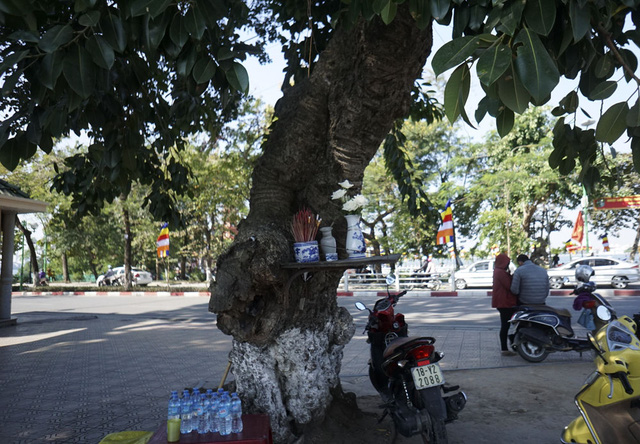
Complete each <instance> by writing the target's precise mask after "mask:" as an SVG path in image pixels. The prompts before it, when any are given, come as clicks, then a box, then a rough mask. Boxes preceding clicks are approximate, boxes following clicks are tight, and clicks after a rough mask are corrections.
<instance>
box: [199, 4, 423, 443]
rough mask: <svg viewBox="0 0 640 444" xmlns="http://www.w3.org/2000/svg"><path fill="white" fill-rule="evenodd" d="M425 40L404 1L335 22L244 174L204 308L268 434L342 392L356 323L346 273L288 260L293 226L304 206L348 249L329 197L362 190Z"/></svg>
mask: <svg viewBox="0 0 640 444" xmlns="http://www.w3.org/2000/svg"><path fill="white" fill-rule="evenodd" d="M430 49H431V31H430V27H429V28H428V29H427V30H423V31H421V30H419V29H417V27H416V26H415V22H414V21H413V19H412V18H411V17H410V15H409V13H408V8H407V7H406V4H405V5H402V6H401V7H399V11H398V15H397V16H396V18H395V19H394V21H393V22H392V23H391V24H390V25H388V26H385V25H384V24H383V23H382V22H381V21H380V20H373V21H371V22H361V23H359V24H357V25H356V26H354V27H353V28H351V29H350V30H347V29H338V30H336V32H335V34H334V37H333V38H332V41H331V42H330V43H329V45H328V47H327V49H326V50H325V51H324V52H323V53H322V54H321V56H320V59H319V61H318V63H317V65H316V66H315V67H314V70H313V72H312V75H311V77H310V78H308V79H306V80H305V81H303V82H299V83H298V84H296V85H295V86H294V87H293V88H291V89H290V90H288V91H286V92H285V95H284V97H283V98H282V99H280V101H279V102H278V103H277V104H276V108H275V116H276V120H275V121H274V123H273V125H272V126H271V132H270V134H269V137H268V139H267V140H266V141H265V142H264V144H263V155H262V157H261V159H260V161H259V163H258V165H257V166H256V168H255V170H254V172H253V177H252V180H253V182H252V190H251V197H250V203H251V209H250V212H249V215H248V216H247V218H246V219H245V220H244V221H242V223H241V224H240V225H239V232H238V235H237V236H236V239H235V241H234V243H233V244H232V246H231V247H230V249H229V250H227V251H226V252H225V253H224V254H223V255H222V256H221V257H220V258H219V260H218V272H217V275H216V282H215V283H213V284H212V296H211V300H210V303H209V310H210V311H212V312H215V313H216V314H217V325H218V328H220V329H221V330H222V331H223V332H224V333H226V334H229V335H233V337H234V341H233V346H232V351H231V353H230V359H231V361H232V363H233V372H234V375H235V377H236V383H237V390H238V391H239V393H240V394H241V396H242V398H243V402H244V404H245V405H246V406H247V409H248V410H249V411H254V412H255V411H261V412H267V413H268V414H269V415H270V417H271V423H272V427H273V431H274V436H275V439H276V442H280V443H283V442H291V441H293V440H295V439H296V438H297V437H298V436H300V435H301V434H303V432H304V429H305V427H306V426H307V425H310V424H312V423H315V422H319V421H321V420H322V419H323V417H324V413H325V411H326V409H327V408H328V406H329V404H330V402H331V400H332V393H334V394H337V393H341V390H340V381H339V377H338V376H339V373H340V365H341V359H342V351H343V348H344V346H345V344H347V343H348V342H349V340H350V339H351V337H352V336H353V333H354V331H355V327H354V325H353V320H352V318H351V316H350V314H349V313H348V311H347V310H345V309H342V308H339V307H338V306H337V303H336V289H337V286H338V283H339V280H340V277H341V275H342V272H335V271H334V272H323V271H318V272H314V273H313V276H312V278H311V279H310V280H307V281H306V282H305V281H303V279H302V278H300V277H298V278H297V279H294V280H293V281H292V282H290V287H289V288H288V291H286V290H287V284H288V280H289V278H290V277H291V275H292V272H290V271H288V270H285V269H282V268H281V267H280V264H282V263H285V262H290V261H292V260H293V259H292V242H293V238H292V235H291V233H290V229H289V227H290V224H291V219H292V216H293V214H294V213H295V212H297V211H298V210H300V209H301V208H302V207H303V206H306V207H308V208H310V209H311V210H312V211H314V212H315V213H317V214H319V215H320V217H321V218H322V220H323V225H331V224H333V226H334V230H335V232H336V234H337V235H336V240H337V242H338V253H339V255H340V257H341V258H345V257H346V252H345V250H344V237H345V234H346V223H345V221H344V217H343V214H342V211H341V208H340V206H339V205H338V204H337V202H336V201H332V200H331V193H332V192H333V191H335V190H337V189H338V188H339V186H338V182H340V181H342V180H344V179H348V180H349V181H351V182H352V183H353V184H355V189H357V190H359V189H360V188H361V184H362V177H363V175H364V169H365V167H366V166H367V165H368V164H369V162H370V160H371V158H372V157H373V155H374V154H375V153H376V151H377V150H378V148H379V146H380V143H381V142H382V140H383V138H384V137H385V136H386V134H387V133H388V132H389V130H390V129H391V127H392V125H393V122H394V121H395V120H396V119H398V118H402V117H405V116H406V115H407V114H408V110H409V105H410V100H411V98H410V92H411V89H412V86H413V83H414V81H415V79H416V78H418V77H420V75H421V69H422V67H423V65H424V63H425V61H426V58H427V56H428V54H429V52H430Z"/></svg>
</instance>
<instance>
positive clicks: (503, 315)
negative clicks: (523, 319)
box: [498, 307, 516, 351]
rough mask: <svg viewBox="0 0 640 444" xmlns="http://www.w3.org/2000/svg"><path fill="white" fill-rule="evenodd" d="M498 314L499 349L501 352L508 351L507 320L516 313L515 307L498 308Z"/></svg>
mask: <svg viewBox="0 0 640 444" xmlns="http://www.w3.org/2000/svg"><path fill="white" fill-rule="evenodd" d="M498 311H499V312H500V348H501V349H502V351H505V350H509V346H508V345H507V335H508V334H509V319H511V316H513V314H514V313H515V312H516V308H515V307H509V308H498Z"/></svg>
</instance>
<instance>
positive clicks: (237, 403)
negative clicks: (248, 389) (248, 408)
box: [230, 393, 243, 433]
mask: <svg viewBox="0 0 640 444" xmlns="http://www.w3.org/2000/svg"><path fill="white" fill-rule="evenodd" d="M230 411H231V413H230V415H231V433H240V432H242V428H243V426H242V400H241V399H240V397H239V396H238V394H237V393H232V394H231V409H230Z"/></svg>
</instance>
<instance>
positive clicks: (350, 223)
mask: <svg viewBox="0 0 640 444" xmlns="http://www.w3.org/2000/svg"><path fill="white" fill-rule="evenodd" d="M345 219H346V220H347V239H346V245H345V247H346V250H347V253H348V254H349V258H350V259H357V258H360V257H365V252H366V247H365V244H364V236H363V235H362V230H361V229H360V215H359V214H347V215H346V216H345Z"/></svg>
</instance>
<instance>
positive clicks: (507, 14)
mask: <svg viewBox="0 0 640 444" xmlns="http://www.w3.org/2000/svg"><path fill="white" fill-rule="evenodd" d="M522 11H524V2H523V1H519V0H516V1H512V2H509V4H508V5H507V7H505V8H503V10H502V14H500V26H499V29H500V30H501V31H503V32H504V33H505V34H507V35H509V36H513V34H514V33H515V32H516V30H517V29H518V28H519V27H520V22H521V18H522Z"/></svg>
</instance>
